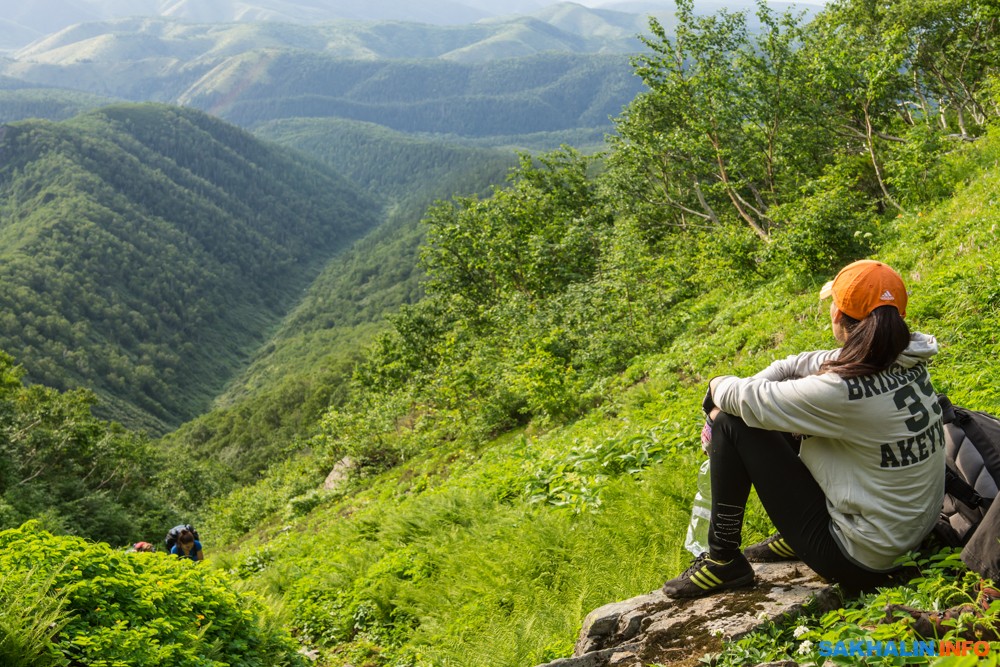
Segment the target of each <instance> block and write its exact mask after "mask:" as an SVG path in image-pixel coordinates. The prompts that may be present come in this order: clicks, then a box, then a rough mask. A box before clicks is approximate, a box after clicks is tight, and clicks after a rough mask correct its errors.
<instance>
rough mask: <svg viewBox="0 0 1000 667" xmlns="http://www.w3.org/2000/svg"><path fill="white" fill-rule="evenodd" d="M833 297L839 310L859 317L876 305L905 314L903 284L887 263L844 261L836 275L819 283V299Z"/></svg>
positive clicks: (863, 316) (876, 306) (865, 314)
mask: <svg viewBox="0 0 1000 667" xmlns="http://www.w3.org/2000/svg"><path fill="white" fill-rule="evenodd" d="M828 296H832V297H833V303H834V304H835V305H836V306H837V308H838V309H839V310H840V312H842V313H844V314H845V315H848V316H849V317H853V318H854V319H856V320H863V319H865V318H866V317H868V314H869V313H871V312H872V311H873V310H875V309H876V308H878V307H879V306H895V307H896V310H898V311H899V314H900V316H902V317H906V286H905V285H903V279H902V278H901V277H900V276H899V274H898V273H896V272H895V271H893V270H892V268H890V267H889V265H887V264H883V263H882V262H876V261H873V260H870V259H862V260H860V261H857V262H854V263H853V264H848V265H847V266H845V267H844V268H842V269H841V270H840V273H838V274H837V277H836V278H834V279H833V280H831V281H830V282H828V283H827V284H825V285H823V289H821V290H820V292H819V298H821V299H825V298H826V297H828Z"/></svg>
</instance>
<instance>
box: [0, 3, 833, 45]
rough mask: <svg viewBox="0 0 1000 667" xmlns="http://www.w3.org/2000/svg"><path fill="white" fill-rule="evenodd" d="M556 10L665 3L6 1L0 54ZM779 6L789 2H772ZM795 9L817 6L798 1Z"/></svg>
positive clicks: (635, 9)
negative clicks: (83, 27)
mask: <svg viewBox="0 0 1000 667" xmlns="http://www.w3.org/2000/svg"><path fill="white" fill-rule="evenodd" d="M558 4H567V5H575V6H578V7H580V6H582V7H591V8H602V9H612V10H616V11H621V12H628V13H636V14H643V15H645V14H657V15H659V14H669V13H672V11H673V9H674V3H673V1H672V0H654V1H648V0H647V1H642V0H631V1H630V0H625V1H621V2H616V1H614V0H612V1H602V0H585V1H584V2H576V3H553V2H545V1H543V0H506V1H505V0H425V1H421V2H411V1H410V0H379V1H377V2H361V1H359V0H298V1H296V0H257V1H250V2H234V1H233V0H8V2H6V3H4V12H3V16H2V17H0V51H14V50H17V49H19V48H21V47H24V46H26V45H28V44H29V43H31V42H33V41H35V40H37V39H41V38H42V37H44V36H46V35H48V34H51V33H53V32H57V31H59V30H61V29H63V28H66V27H69V26H71V25H74V24H78V23H86V22H93V21H105V20H111V19H119V18H127V17H134V16H141V17H161V18H173V19H178V20H182V21H185V22H193V23H231V22H258V21H267V22H279V23H296V24H315V23H324V22H329V21H338V20H345V19H346V20H356V21H382V20H391V21H408V22H416V23H428V24H435V25H461V24H468V23H473V22H476V21H480V20H483V19H488V18H495V17H511V16H514V15H524V14H532V13H534V12H537V11H539V10H541V9H544V8H548V7H551V6H553V5H558ZM771 4H772V5H773V6H774V7H776V8H779V9H780V8H782V7H784V6H788V5H790V4H792V3H788V2H775V3H771ZM796 4H797V5H799V6H804V7H808V6H813V7H815V6H817V5H821V4H822V2H821V1H820V0H803V1H802V2H798V3H796ZM696 5H697V8H698V10H699V11H704V12H714V11H716V10H717V9H718V8H720V7H727V8H730V9H733V10H743V9H748V8H752V7H753V2H752V0H699V2H697V3H696Z"/></svg>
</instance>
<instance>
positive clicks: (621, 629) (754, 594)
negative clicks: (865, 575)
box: [540, 562, 842, 667]
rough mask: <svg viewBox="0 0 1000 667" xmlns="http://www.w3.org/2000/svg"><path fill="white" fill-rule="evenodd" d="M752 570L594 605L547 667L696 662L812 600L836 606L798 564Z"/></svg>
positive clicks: (822, 606) (832, 594)
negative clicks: (672, 591) (711, 584)
mask: <svg viewBox="0 0 1000 667" xmlns="http://www.w3.org/2000/svg"><path fill="white" fill-rule="evenodd" d="M754 570H755V571H756V572H757V585H756V586H755V587H754V588H751V589H742V590H735V591H727V592H725V593H720V594H718V595H713V596H710V597H706V598H700V599H695V600H674V599H672V598H669V597H667V596H666V595H664V594H663V593H662V592H661V591H659V590H657V591H653V592H652V593H648V594H646V595H640V596H638V597H635V598H632V599H630V600H625V601H624V602H613V603H611V604H607V605H604V606H603V607H600V608H598V609H595V610H594V611H592V612H590V614H588V615H587V618H586V619H585V620H584V622H583V628H582V630H581V631H580V637H579V639H578V640H577V643H576V649H575V650H574V652H573V657H571V658H561V659H559V660H555V661H553V662H550V663H548V664H547V665H545V666H544V667H641V666H643V665H648V664H650V663H656V664H662V665H696V664H698V660H699V658H700V657H701V656H703V655H704V654H706V653H712V652H715V651H718V650H720V649H721V647H722V644H723V643H724V642H728V641H733V640H735V639H738V638H740V637H741V636H743V635H745V634H747V633H748V632H750V631H752V630H754V629H756V628H758V627H760V626H761V625H763V624H765V623H767V622H768V621H772V620H778V619H781V618H782V617H785V618H786V619H787V618H789V617H792V618H794V617H795V616H798V615H800V614H801V613H802V612H803V609H804V607H805V605H806V604H807V603H808V602H810V601H812V602H813V603H814V606H815V607H816V608H818V609H819V610H828V609H835V608H837V607H840V606H841V602H842V600H841V598H840V595H839V593H838V591H837V589H835V588H832V587H831V586H829V585H828V584H826V583H825V582H824V581H823V580H822V579H820V578H819V576H818V575H816V573H815V572H813V571H812V570H810V569H809V568H808V567H806V566H805V565H804V564H802V563H799V562H793V563H759V564H755V565H754ZM540 667H541V666H540Z"/></svg>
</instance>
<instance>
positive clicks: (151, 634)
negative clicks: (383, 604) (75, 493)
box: [0, 522, 303, 667]
mask: <svg viewBox="0 0 1000 667" xmlns="http://www.w3.org/2000/svg"><path fill="white" fill-rule="evenodd" d="M0 571H2V572H4V573H6V574H5V577H7V578H8V579H5V581H6V580H10V579H9V578H11V577H13V578H14V579H13V581H16V578H17V577H25V576H27V575H28V574H30V575H31V576H32V577H35V578H37V581H38V582H45V583H46V584H47V585H48V586H49V590H47V591H41V590H37V591H35V592H34V593H33V597H32V599H33V601H34V604H35V605H36V608H37V609H39V615H38V617H37V619H35V620H34V626H35V628H36V629H34V630H33V629H32V627H31V626H32V623H22V624H21V627H22V628H25V629H24V630H21V629H18V628H15V635H16V637H15V641H17V637H18V636H19V637H23V638H24V639H23V640H21V641H24V642H26V641H27V640H28V639H32V641H33V647H30V648H31V650H32V651H34V653H35V654H37V655H39V656H40V658H42V659H46V658H47V659H49V660H50V663H51V664H56V665H68V664H73V665H95V666H97V665H100V666H101V667H125V666H126V665H128V666H129V667H146V666H148V667H165V666H170V667H225V666H227V665H228V666H231V667H265V666H272V665H274V666H288V667H293V666H297V665H302V664H303V663H302V659H301V658H300V656H299V655H298V654H297V653H296V649H297V646H296V644H295V642H294V641H293V640H292V639H291V637H290V636H289V635H288V634H287V633H284V632H282V631H277V630H275V629H273V627H272V625H271V624H270V619H269V617H268V614H267V612H266V611H265V609H264V608H263V605H262V604H261V603H260V601H259V600H258V599H257V598H255V597H253V596H251V595H248V594H245V593H239V592H237V591H236V590H235V589H234V587H233V581H232V580H230V579H229V578H228V576H227V575H225V574H224V573H222V572H221V571H219V570H216V569H213V568H211V567H210V566H207V565H202V564H195V563H193V562H192V561H189V560H185V559H179V558H174V557H171V556H169V555H167V554H161V553H123V552H119V551H115V550H113V549H112V548H111V547H109V546H108V545H107V544H103V543H94V542H88V541H86V540H84V539H82V538H77V537H56V536H53V535H51V534H49V533H46V532H44V531H42V530H40V529H39V528H38V527H37V525H36V524H34V523H33V522H29V523H27V524H24V525H23V526H21V527H20V528H18V529H13V530H7V531H4V532H2V533H0ZM39 586H41V584H39ZM46 595H51V596H55V597H53V598H52V599H53V602H48V603H47V602H45V596H46ZM59 599H61V600H62V601H63V604H64V607H63V610H64V611H63V613H64V614H65V616H64V617H62V618H61V619H59V622H60V623H64V626H63V627H62V630H61V632H59V633H58V634H57V635H56V634H53V635H48V634H47V633H44V632H39V631H38V630H37V625H38V624H39V623H40V622H42V621H45V620H48V619H49V618H51V617H52V616H53V614H54V613H55V611H56V609H57V608H58V604H57V601H58V600H59ZM5 607H6V605H5ZM8 615H9V612H8ZM56 627H58V624H57V626H56ZM5 644H6V640H5ZM0 646H2V644H0ZM55 655H59V656H62V657H63V658H64V660H62V661H59V660H56V659H55V658H53V657H52V656H55ZM4 664H10V663H6V662H5V663H4ZM32 664H34V663H32ZM38 664H44V663H43V662H39V663H38Z"/></svg>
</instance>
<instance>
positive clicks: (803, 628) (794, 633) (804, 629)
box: [792, 625, 809, 639]
mask: <svg viewBox="0 0 1000 667" xmlns="http://www.w3.org/2000/svg"><path fill="white" fill-rule="evenodd" d="M807 632H809V628H807V627H806V626H804V625H800V626H799V627H797V628H795V629H794V630H792V636H793V637H795V638H796V639H798V638H799V637H801V636H802V635H804V634H806V633H807Z"/></svg>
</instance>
